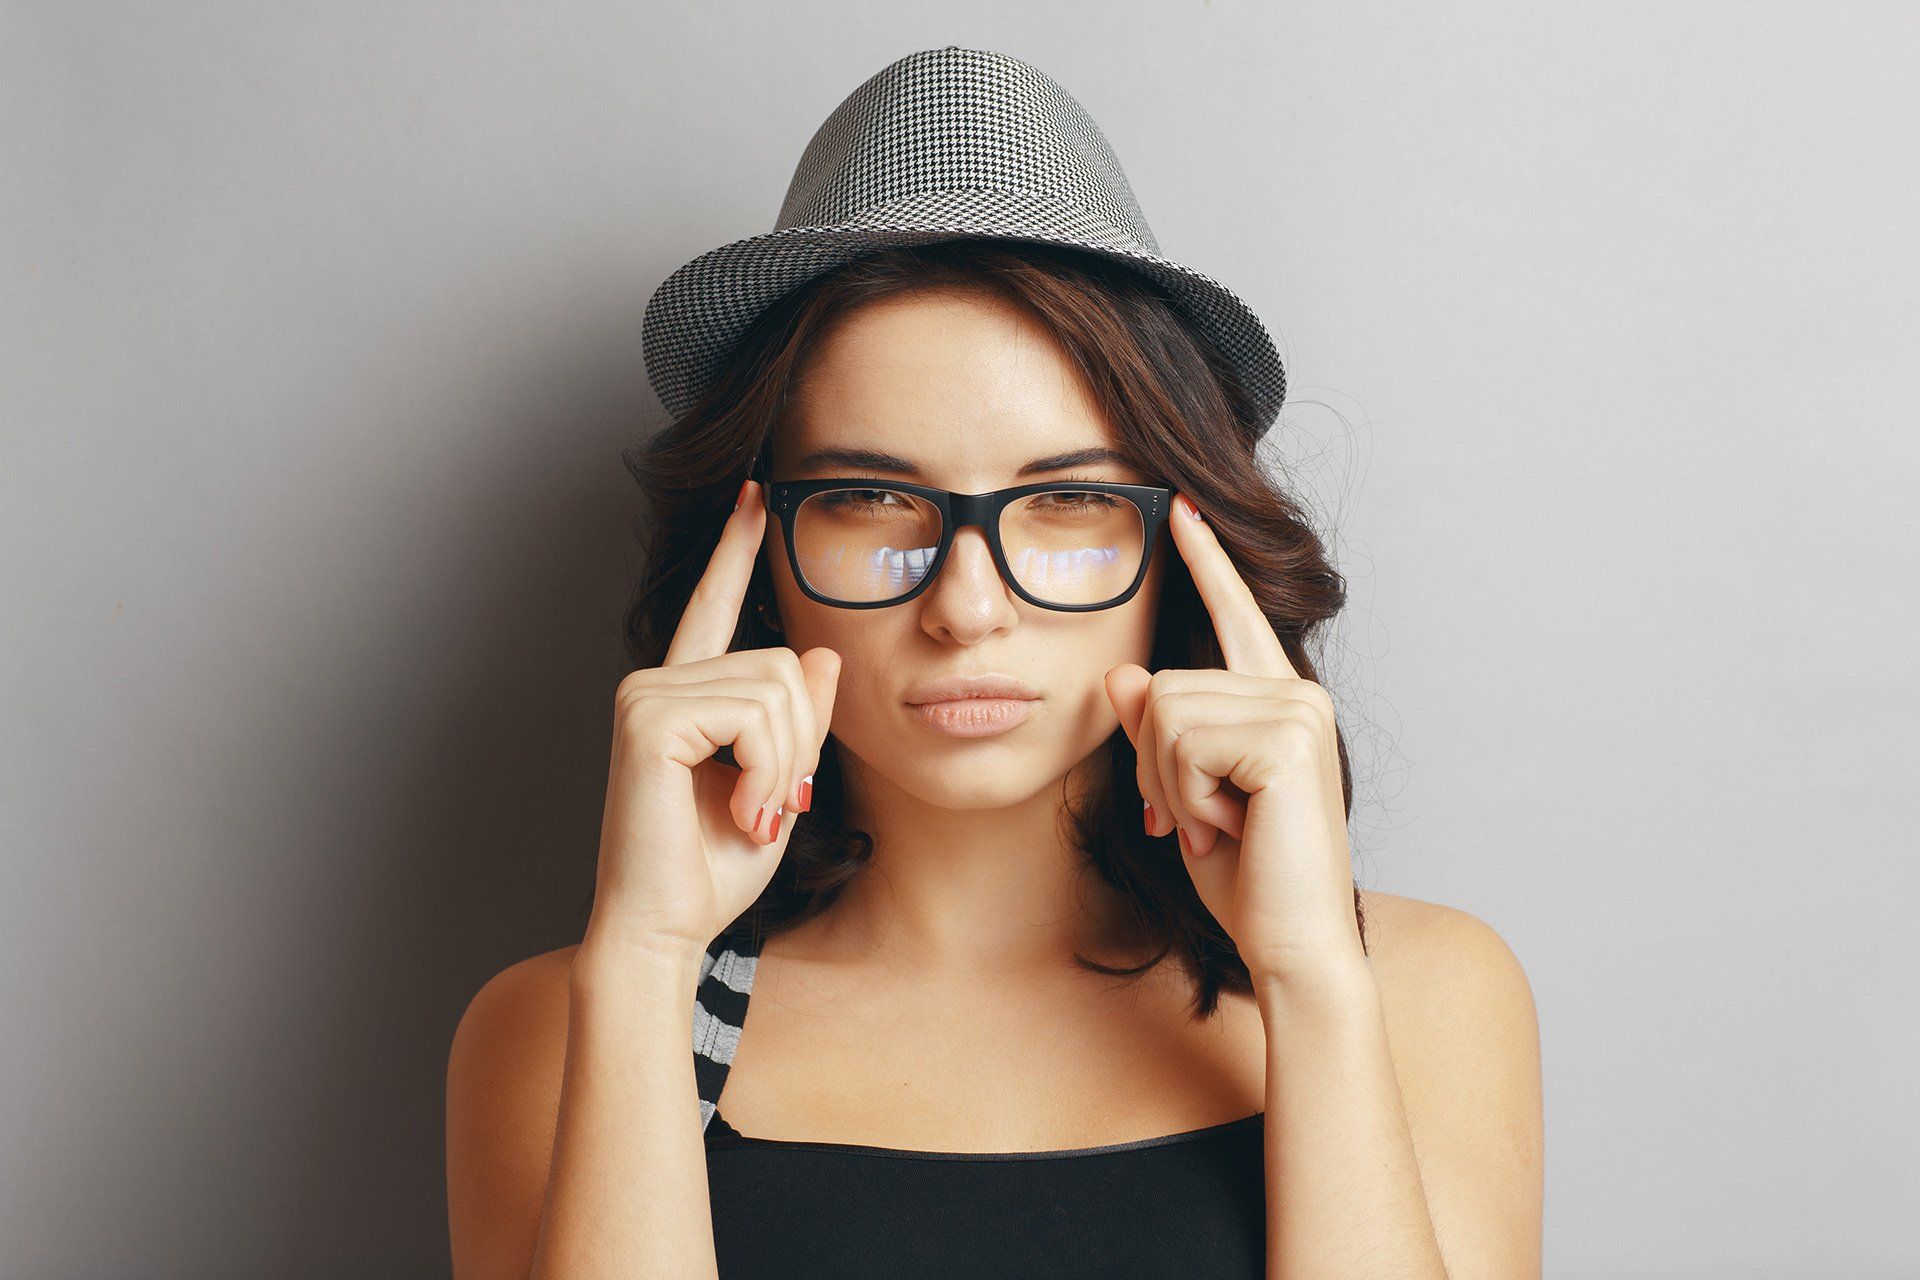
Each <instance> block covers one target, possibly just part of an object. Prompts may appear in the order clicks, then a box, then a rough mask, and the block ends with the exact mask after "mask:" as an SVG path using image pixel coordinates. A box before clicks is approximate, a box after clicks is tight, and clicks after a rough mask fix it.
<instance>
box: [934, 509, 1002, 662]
mask: <svg viewBox="0 0 1920 1280" xmlns="http://www.w3.org/2000/svg"><path fill="white" fill-rule="evenodd" d="M1015 600H1016V597H1015V596H1014V594H1013V590H1012V588H1010V587H1008V586H1007V584H1006V583H1005V582H1004V581H1002V579H1001V577H1000V571H999V570H998V569H997V568H995V567H994V563H993V549H992V548H991V547H989V546H988V545H987V535H986V533H985V532H984V531H983V530H981V529H980V528H979V526H977V525H966V526H964V527H962V528H959V529H956V530H954V534H953V545H952V546H951V547H949V548H947V558H946V562H945V563H943V564H942V565H941V566H940V571H939V572H938V573H937V574H935V575H934V581H933V582H932V584H931V585H929V586H928V587H927V589H926V590H925V591H924V592H922V593H921V596H920V603H921V615H920V616H921V625H922V626H923V627H925V628H926V630H927V631H928V633H929V634H932V635H946V636H948V637H950V638H952V639H954V640H957V641H959V642H961V643H969V644H970V643H974V642H976V641H978V640H979V639H980V638H981V637H983V636H986V635H990V634H992V633H993V632H994V631H996V630H1001V629H1004V628H1006V627H1010V626H1012V625H1013V623H1014V622H1015V621H1016V620H1017V619H1018V618H1019V616H1020V614H1019V610H1018V609H1017V608H1016V606H1015Z"/></svg>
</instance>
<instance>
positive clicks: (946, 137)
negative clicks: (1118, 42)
mask: <svg viewBox="0 0 1920 1280" xmlns="http://www.w3.org/2000/svg"><path fill="white" fill-rule="evenodd" d="M954 191H991V192H997V193H1002V194H1018V193H1031V194H1036V195H1041V196H1045V197H1048V198H1049V199H1050V200H1052V201H1058V202H1064V203H1066V204H1068V205H1070V206H1072V207H1073V208H1075V209H1077V210H1079V211H1080V212H1081V213H1082V214H1084V215H1085V217H1086V218H1087V219H1088V220H1089V221H1090V222H1091V223H1093V224H1094V225H1096V226H1098V227H1100V228H1102V229H1103V230H1104V232H1105V234H1104V235H1102V236H1101V237H1100V238H1101V239H1103V240H1107V241H1110V242H1116V243H1124V242H1127V241H1131V242H1133V243H1134V244H1137V245H1138V246H1139V247H1141V248H1143V249H1145V250H1146V251H1147V252H1149V253H1155V254H1157V253H1158V252H1159V244H1158V242H1157V241H1156V240H1155V239H1154V235H1153V231H1152V229H1151V228H1149V227H1148V225H1147V220H1146V218H1145V216H1144V215H1143V214H1142V213H1141V211H1140V204H1139V201H1138V200H1136V199H1135V198H1134V194H1133V187H1132V184H1131V183H1129V182H1128V181H1127V175H1126V173H1125V172H1124V171H1123V170H1122V169H1121V167H1120V161H1119V158H1118V157H1117V156H1115V155H1114V151H1113V147H1112V145H1111V144H1110V143H1109V142H1108V141H1107V138H1106V135H1105V134H1104V133H1102V132H1101V130H1100V126H1099V125H1097V124H1095V123H1094V120H1093V117H1092V116H1091V115H1089V114H1088V113H1087V110H1086V108H1085V107H1083V106H1081V105H1080V103H1079V102H1078V101H1077V100H1076V99H1075V98H1074V97H1073V95H1072V94H1070V93H1068V92H1067V91H1066V90H1065V89H1063V88H1061V86H1060V85H1059V83H1058V82H1057V81H1055V80H1054V79H1053V78H1052V77H1051V76H1049V75H1047V74H1046V73H1045V72H1043V71H1041V70H1039V69H1038V68H1036V67H1034V66H1032V65H1030V64H1028V63H1025V62H1022V61H1021V60H1020V59H1018V58H1014V57H1009V56H1008V55H1006V54H1002V53H994V52H991V51H988V50H984V49H966V48H962V47H960V46H959V45H948V46H946V47H945V48H943V49H927V50H923V51H921V52H918V53H911V54H908V55H907V56H905V57H903V58H900V59H898V60H896V61H894V62H892V63H890V64H889V65H887V66H886V67H884V68H882V69H881V70H880V71H879V72H877V73H875V74H874V75H873V76H872V77H870V78H869V79H868V80H867V81H866V82H865V83H864V84H862V85H861V86H860V87H859V88H857V89H855V90H854V91H853V92H852V93H851V94H849V95H848V96H847V98H846V100H845V101H844V102H842V103H841V104H840V105H839V106H838V107H837V108H835V109H834V111H833V114H831V115H829V116H828V117H827V119H826V121H825V122H824V123H823V124H822V125H821V126H820V128H819V129H818V130H816V131H815V133H814V135H813V138H812V139H811V140H810V141H809V142H808V143H807V147H806V150H805V151H804V152H803V153H802V154H801V157H800V163H799V165H798V166H797V167H796V168H795V170H794V175H793V181H792V183H791V184H790V185H789V186H788V188H787V194H786V199H785V200H783V201H782V202H781V205H780V214H779V218H778V220H777V221H776V222H775V224H774V229H775V230H776V231H780V230H785V229H787V228H790V227H808V226H837V225H844V224H847V223H859V222H863V221H867V220H869V219H872V220H883V219H884V218H885V216H886V214H887V211H888V210H889V208H890V207H892V206H895V205H897V204H901V203H903V202H904V203H906V204H909V205H911V204H912V203H913V202H914V200H915V198H916V197H924V196H928V195H932V194H936V193H943V192H954Z"/></svg>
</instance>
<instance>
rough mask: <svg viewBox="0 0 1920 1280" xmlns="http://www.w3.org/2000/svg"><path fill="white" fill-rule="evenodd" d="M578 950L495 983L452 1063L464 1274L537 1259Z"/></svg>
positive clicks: (456, 1043) (540, 959)
mask: <svg viewBox="0 0 1920 1280" xmlns="http://www.w3.org/2000/svg"><path fill="white" fill-rule="evenodd" d="M578 949H579V948H578V947H577V946H570V947H562V948H560V949H558V950H555V951H546V952H542V953H541V954H539V955H535V956H529V957H528V958H527V959H525V960H521V961H518V962H516V963H514V964H511V965H508V966H507V967H506V968H505V969H502V970H501V971H500V972H498V973H496V974H494V975H493V977H491V978H489V979H488V980H487V981H486V983H485V984H484V985H482V986H481V988H480V989H479V991H477V992H476V993H475V994H474V996H473V998H472V999H471V1000H470V1001H468V1003H467V1008H466V1012H465V1013H463V1014H462V1015H461V1017H460V1023H459V1026H458V1027H457V1028H456V1029H455V1031H454V1034H453V1044H452V1047H451V1049H450V1050H449V1052H448V1056H447V1096H446V1134H447V1212H448V1224H449V1228H450V1231H451V1234H452V1244H453V1253H454V1268H455V1274H457V1275H459V1276H461V1277H463V1278H464V1277H468V1276H474V1277H480V1276H489V1275H493V1274H495V1273H496V1272H495V1269H496V1268H498V1267H499V1266H500V1264H501V1260H503V1259H509V1258H529V1257H531V1256H532V1254H533V1247H534V1241H535V1238H536V1236H537V1235H538V1232H539V1227H540V1212H541V1206H542V1203H543V1200H544V1197H545V1195H546V1185H547V1174H548V1171H549V1168H550V1166H551V1159H552V1154H553V1138H554V1131H555V1129H556V1128H557V1126H558V1121H559V1114H560V1085H561V1078H562V1074H563V1072H564V1070H565V1067H566V1053H567V1018H568V1004H569V982H570V978H571V976H572V972H573V956H574V953H575V952H576V951H577V950H578Z"/></svg>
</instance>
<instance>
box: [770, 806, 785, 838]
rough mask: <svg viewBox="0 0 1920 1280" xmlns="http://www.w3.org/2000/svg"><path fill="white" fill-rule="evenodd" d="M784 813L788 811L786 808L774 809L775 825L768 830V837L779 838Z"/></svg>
mask: <svg viewBox="0 0 1920 1280" xmlns="http://www.w3.org/2000/svg"><path fill="white" fill-rule="evenodd" d="M784 813H786V810H785V809H775V810H774V811H773V826H772V827H771V828H770V829H769V830H768V831H767V839H769V840H778V839H779V838H780V817H781V815H782V814H784Z"/></svg>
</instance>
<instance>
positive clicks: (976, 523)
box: [747, 452, 1173, 613]
mask: <svg viewBox="0 0 1920 1280" xmlns="http://www.w3.org/2000/svg"><path fill="white" fill-rule="evenodd" d="M747 476H748V478H749V479H751V480H754V481H756V482H758V483H759V485H760V486H761V489H762V490H763V492H764V493H765V495H766V503H767V511H768V512H769V513H771V514H772V515H774V516H776V517H778V518H779V520H780V529H781V532H782V535H783V538H784V541H785V542H786V546H787V563H788V565H789V566H790V567H791V568H792V569H793V580H794V582H795V583H796V584H797V585H798V586H799V588H800V590H801V591H802V592H803V593H804V594H805V595H806V596H807V598H808V599H810V600H817V601H819V602H820V603H821V604H824V605H829V606H831V607H833V608H835V609H890V608H892V607H893V606H894V605H897V604H905V603H907V602H908V601H909V600H912V599H913V598H914V597H915V596H918V595H919V594H920V593H921V592H923V591H925V590H926V589H927V588H928V587H929V586H932V585H933V580H934V579H935V578H937V577H939V576H940V569H941V567H942V566H943V565H945V564H946V562H947V553H948V552H949V551H951V550H952V549H953V540H954V538H955V537H956V536H958V534H959V532H960V530H962V529H965V528H968V527H977V528H978V529H979V530H980V532H981V534H982V535H984V536H985V538H986V540H987V549H988V550H989V551H990V552H992V554H993V566H994V568H995V569H996V570H997V571H998V572H999V574H1000V580H1001V581H1002V582H1004V583H1006V584H1007V585H1008V586H1009V587H1011V588H1013V592H1014V594H1015V595H1017V596H1019V597H1020V598H1021V599H1022V600H1025V601H1026V602H1027V603H1028V604H1030V605H1033V606H1034V607H1036V608H1040V609H1052V610H1054V611H1056V612H1059V613H1096V612H1099V611H1101V610H1104V609H1117V608H1119V607H1120V606H1121V605H1123V604H1125V603H1126V602H1127V601H1129V600H1131V599H1133V597H1134V596H1135V595H1137V594H1138V593H1139V591H1140V586H1141V584H1142V583H1144V582H1145V581H1146V580H1147V568H1148V566H1149V565H1150V564H1151V563H1152V561H1153V552H1154V547H1155V544H1156V542H1157V540H1158V539H1159V536H1160V528H1161V526H1162V525H1164V524H1166V522H1167V516H1168V514H1169V513H1170V512H1171V511H1172V509H1173V489H1172V488H1171V487H1169V486H1167V485H1158V484H1120V483H1117V482H1113V481H1106V480H1069V481H1061V480H1040V481H1036V482H1035V483H1033V484H1020V485H1015V486H1013V487H1012V488H1011V489H993V490H990V491H988V492H986V493H955V492H954V491H953V490H951V489H937V488H935V487H933V486H932V485H925V484H911V483H908V482H907V481H905V480H875V479H873V478H872V477H871V476H846V477H840V478H836V479H829V480H775V479H773V478H772V464H771V463H770V462H769V461H768V460H767V455H766V454H765V452H761V453H758V454H755V455H754V459H753V462H752V464H751V465H750V466H749V467H748V468H747ZM849 488H856V489H894V490H898V491H900V492H902V493H908V494H912V495H913V496H914V497H917V498H923V499H925V500H926V501H928V502H930V503H932V504H933V506H934V507H935V508H936V509H938V511H939V512H940V544H939V546H938V547H937V548H936V549H935V551H934V554H933V561H932V563H930V564H929V565H928V566H927V571H926V573H924V574H923V575H921V578H920V581H919V582H917V583H915V584H914V585H913V586H912V587H909V588H908V589H907V590H906V591H905V592H904V593H902V594H900V595H897V596H894V597H892V598H891V599H888V600H837V599H835V598H833V597H832V596H828V595H824V594H822V593H821V592H819V591H816V590H815V589H814V587H813V585H812V584H811V583H809V582H808V581H807V576H806V574H804V573H802V572H801V571H800V552H799V549H798V548H797V547H796V546H795V545H794V532H793V524H794V522H793V521H792V520H790V519H788V518H787V516H788V513H789V512H796V511H798V510H799V509H800V504H801V503H803V502H805V501H806V500H807V499H808V498H810V497H812V496H813V495H815V494H817V493H825V492H828V491H829V490H833V489H849ZM1056 489H1064V490H1070V491H1072V492H1075V493H1105V494H1112V495H1114V496H1115V497H1121V498H1125V499H1127V500H1128V501H1129V502H1131V503H1133V505H1134V507H1135V509H1137V510H1138V511H1139V512H1140V534H1141V537H1140V545H1141V551H1140V568H1139V569H1138V570H1137V571H1136V572H1135V573H1134V575H1133V581H1132V582H1131V583H1130V584H1129V585H1128V586H1127V589H1126V590H1125V591H1123V592H1121V593H1120V594H1119V595H1117V596H1115V597H1113V598H1112V599H1111V600H1107V601H1104V602H1102V603H1100V604H1054V603H1053V602H1052V601H1048V600H1042V599H1040V598H1038V597H1037V596H1035V595H1034V594H1033V593H1032V592H1030V591H1028V590H1027V589H1026V588H1025V587H1023V586H1021V585H1020V584H1019V583H1018V582H1017V581H1015V580H1014V576H1013V570H1012V569H1011V568H1009V567H1008V565H1007V552H1006V547H1005V545H1004V544H1003V543H1002V542H1001V540H1000V515H1001V513H1002V512H1003V511H1005V510H1006V509H1007V507H1008V506H1009V505H1011V504H1012V503H1014V502H1016V501H1018V500H1019V499H1021V498H1024V497H1028V496H1029V495H1032V494H1036V493H1045V492H1048V491H1049V490H1056Z"/></svg>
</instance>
